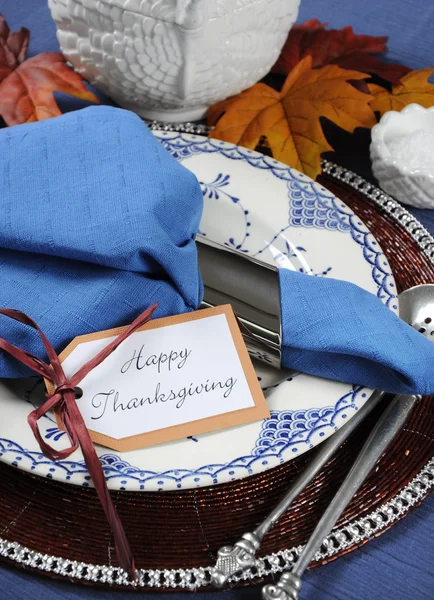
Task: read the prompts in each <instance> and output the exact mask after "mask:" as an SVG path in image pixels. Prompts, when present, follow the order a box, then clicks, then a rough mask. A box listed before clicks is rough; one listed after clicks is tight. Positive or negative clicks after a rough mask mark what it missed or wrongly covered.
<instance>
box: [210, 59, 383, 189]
mask: <svg viewBox="0 0 434 600" xmlns="http://www.w3.org/2000/svg"><path fill="white" fill-rule="evenodd" d="M311 65H312V59H311V57H310V56H307V57H306V58H304V59H303V60H302V61H301V62H299V63H298V65H297V66H296V67H295V69H293V70H292V71H291V73H290V74H289V75H288V77H287V78H286V81H285V83H284V85H283V88H282V90H281V92H278V91H276V90H274V89H272V88H271V87H269V86H268V85H265V84H264V83H257V84H256V85H254V86H253V87H251V88H249V89H248V90H246V91H244V92H242V93H241V94H238V95H237V96H234V97H233V98H231V99H229V100H224V101H223V103H219V104H217V105H216V106H214V107H212V108H211V110H210V112H209V113H208V114H209V121H208V122H209V124H210V125H213V124H214V123H215V120H216V119H217V118H218V116H219V115H221V113H222V112H224V114H223V116H222V117H221V118H220V119H219V120H218V121H217V124H216V127H215V129H214V130H213V132H212V133H211V134H210V137H215V138H219V139H221V140H225V141H227V142H232V143H234V144H239V145H241V146H246V147H247V148H251V149H254V148H255V147H256V146H257V145H258V143H259V140H260V139H261V137H263V136H266V138H267V141H268V144H269V146H270V148H271V151H272V153H273V156H274V158H276V159H278V160H281V161H282V162H284V163H286V164H288V165H290V166H291V167H294V168H296V169H299V170H300V171H303V172H304V173H306V175H309V176H310V177H312V178H313V179H315V178H316V176H317V175H318V174H319V173H320V172H321V164H320V163H321V154H322V153H323V152H326V151H328V150H332V148H331V146H330V145H329V143H328V142H327V140H326V138H325V136H324V133H323V130H322V127H321V123H320V117H327V118H328V119H330V120H331V121H333V122H334V123H336V125H338V126H339V127H341V128H342V129H345V130H346V131H348V132H350V133H352V132H353V131H354V129H355V128H356V127H372V126H373V125H374V124H375V123H376V122H377V121H376V119H375V115H374V113H373V111H372V109H371V108H370V106H369V102H370V100H372V96H370V95H369V94H365V93H363V92H361V91H359V90H357V89H356V88H355V87H354V86H352V85H351V84H350V83H348V81H349V80H361V79H364V78H366V77H367V75H366V74H365V73H359V72H358V71H348V70H344V69H341V68H340V67H338V66H336V65H329V66H326V67H323V68H321V69H315V70H313V69H312V68H311Z"/></svg>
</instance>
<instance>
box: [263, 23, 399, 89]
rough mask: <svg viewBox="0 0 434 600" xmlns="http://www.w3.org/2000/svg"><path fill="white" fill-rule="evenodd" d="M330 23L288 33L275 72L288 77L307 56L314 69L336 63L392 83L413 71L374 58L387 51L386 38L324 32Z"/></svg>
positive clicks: (307, 25)
mask: <svg viewBox="0 0 434 600" xmlns="http://www.w3.org/2000/svg"><path fill="white" fill-rule="evenodd" d="M326 26H327V23H320V22H319V21H318V20H317V19H311V20H310V21H306V23H303V24H302V25H295V26H294V27H293V28H292V29H291V31H290V32H289V34H288V38H287V40H286V42H285V45H284V46H283V49H282V52H281V54H280V57H279V58H278V60H277V62H276V64H275V65H274V67H273V68H272V72H273V73H281V74H284V75H286V74H287V73H289V72H290V71H291V70H292V69H293V68H294V67H295V65H296V64H297V63H299V62H300V60H302V59H303V58H304V57H305V56H307V55H309V56H311V57H312V66H313V67H314V68H317V67H322V66H324V65H329V64H334V65H338V66H340V67H342V68H343V69H350V70H356V71H362V72H364V73H369V74H371V75H378V76H379V77H381V79H384V80H385V81H389V82H390V83H392V84H395V85H396V84H398V83H399V82H400V80H401V78H402V77H403V76H404V75H406V74H407V73H408V72H409V71H410V69H408V68H407V67H404V66H403V65H398V64H389V63H385V62H382V61H380V60H378V58H376V56H375V55H377V54H381V53H382V52H384V51H385V50H386V42H387V39H388V38H387V37H386V36H381V37H379V36H370V35H357V34H355V33H354V31H353V28H352V27H349V26H348V27H344V28H343V29H329V30H327V29H325V28H326Z"/></svg>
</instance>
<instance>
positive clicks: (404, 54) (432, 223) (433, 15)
mask: <svg viewBox="0 0 434 600" xmlns="http://www.w3.org/2000/svg"><path fill="white" fill-rule="evenodd" d="M0 12H2V13H3V14H4V15H5V17H6V18H7V19H8V22H9V24H10V25H11V27H14V28H17V27H20V26H21V25H25V26H27V27H29V28H30V29H31V31H32V39H31V46H30V50H31V53H38V52H41V51H48V50H51V51H53V50H57V49H58V45H57V41H56V37H55V27H54V24H53V22H52V20H51V18H50V15H49V11H48V9H47V6H46V0H0ZM312 17H317V18H318V19H320V20H321V21H328V22H329V23H330V25H331V26H333V27H342V26H344V25H353V27H354V29H355V31H356V32H359V33H365V34H375V35H384V34H387V35H389V36H390V41H389V48H390V52H389V58H390V59H391V60H399V61H401V62H403V63H405V64H407V65H408V66H409V67H412V68H424V67H427V66H434V35H433V22H434V2H432V1H430V0H363V1H362V0H302V2H301V10H300V16H299V21H300V22H302V21H305V20H306V19H309V18H312ZM106 102H107V101H106ZM81 106H83V103H81V102H78V101H76V100H73V101H66V100H65V99H62V107H63V109H68V108H71V107H74V108H75V107H81ZM356 167H357V164H355V165H354V166H353V168H354V169H355V170H357V168H356ZM365 175H366V174H365ZM412 212H413V213H414V214H417V215H418V218H420V219H421V220H422V221H423V222H424V224H425V226H426V227H428V228H429V229H430V231H431V232H432V233H434V211H416V210H413V211H412ZM433 534H434V497H431V498H429V499H427V500H426V501H425V502H424V503H423V504H422V506H421V507H420V508H418V509H416V510H414V511H413V512H412V513H410V514H409V516H407V517H406V518H405V519H404V521H402V522H400V523H398V524H397V525H395V526H394V527H393V528H392V529H391V530H389V531H388V532H386V533H385V534H384V535H383V536H381V537H380V538H379V539H376V540H373V541H371V542H369V544H367V545H366V546H364V547H362V548H360V549H359V550H357V551H355V552H352V553H351V554H349V555H347V556H344V557H342V558H340V559H339V560H337V561H335V562H332V563H330V564H328V565H326V566H324V567H321V568H319V569H315V570H314V571H312V572H310V573H308V574H306V578H305V583H304V585H303V588H302V593H301V598H302V600H392V599H393V600H409V599H411V600H432V598H433V597H434V569H433V564H434V546H433V537H434V536H433ZM0 597H1V599H2V600H18V599H19V600H61V599H62V600H128V599H130V598H133V597H134V598H140V599H141V600H153V599H154V598H156V595H155V594H141V593H137V594H135V595H134V596H132V595H131V594H129V593H122V592H112V591H110V590H99V589H95V588H91V589H89V588H86V587H84V586H74V585H72V584H69V583H65V582H58V581H52V580H49V579H46V578H43V577H37V576H34V575H30V574H27V573H23V572H21V571H19V570H17V569H15V568H12V567H7V566H4V565H3V566H0ZM191 597H192V596H191V594H174V595H170V596H169V597H168V598H169V599H171V598H176V600H188V598H191ZM194 598H196V599H197V600H207V599H208V598H209V599H210V600H253V599H257V600H259V599H260V588H258V587H255V588H250V589H240V590H233V591H229V592H220V593H215V594H212V595H210V594H206V595H205V594H202V593H198V594H195V596H194Z"/></svg>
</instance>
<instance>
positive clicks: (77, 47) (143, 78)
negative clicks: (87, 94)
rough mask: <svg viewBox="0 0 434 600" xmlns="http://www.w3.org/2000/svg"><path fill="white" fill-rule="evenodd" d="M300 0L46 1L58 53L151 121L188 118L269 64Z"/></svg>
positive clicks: (197, 115)
mask: <svg viewBox="0 0 434 600" xmlns="http://www.w3.org/2000/svg"><path fill="white" fill-rule="evenodd" d="M299 2H300V0H48V5H49V7H50V10H51V14H52V16H53V19H54V20H55V22H56V24H57V37H58V40H59V42H60V46H61V49H62V52H63V54H64V55H65V56H66V58H67V59H68V61H69V62H70V63H72V64H73V66H74V67H75V68H76V70H77V71H78V72H79V73H80V74H81V75H82V76H83V77H84V78H85V79H87V80H88V81H89V82H90V83H91V84H92V85H95V86H96V87H98V88H99V89H100V90H101V91H103V92H104V93H105V94H107V95H108V96H109V97H111V98H113V99H114V100H115V101H116V102H117V103H118V104H119V105H120V106H123V107H125V108H128V109H130V110H133V111H135V112H137V113H139V114H140V115H142V116H144V117H147V118H149V119H161V120H166V121H187V120H194V119H199V118H201V117H203V116H204V115H205V113H206V110H207V108H208V107H209V106H210V105H211V104H214V103H215V102H218V101H219V100H222V99H224V98H227V97H228V96H232V95H233V94H236V93H238V92H240V91H241V90H243V89H246V88H248V87H250V86H251V85H253V84H254V83H255V82H256V81H258V80H259V79H261V78H262V77H263V76H264V75H265V74H266V73H267V72H268V71H269V70H270V68H271V67H272V66H273V64H274V62H275V61H276V59H277V58H278V56H279V53H280V50H281V48H282V46H283V44H284V42H285V40H286V37H287V34H288V31H289V30H290V28H291V26H292V25H293V23H294V21H295V19H296V17H297V13H298V6H299Z"/></svg>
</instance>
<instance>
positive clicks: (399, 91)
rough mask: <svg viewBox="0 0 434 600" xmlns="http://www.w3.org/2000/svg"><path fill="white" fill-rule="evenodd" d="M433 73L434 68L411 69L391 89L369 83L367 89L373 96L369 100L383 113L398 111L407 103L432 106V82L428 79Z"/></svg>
mask: <svg viewBox="0 0 434 600" xmlns="http://www.w3.org/2000/svg"><path fill="white" fill-rule="evenodd" d="M433 73H434V68H430V69H422V70H420V71H412V72H411V73H408V75H405V77H403V78H402V81H401V83H400V85H395V86H393V88H392V91H391V92H389V91H388V90H386V89H384V88H383V87H380V86H379V85H374V84H369V86H368V87H369V91H370V93H371V94H372V95H373V96H374V99H373V100H372V101H371V107H372V109H373V110H375V111H377V112H379V113H380V114H382V115H383V114H384V113H385V112H387V111H388V110H396V111H398V112H399V111H400V110H402V109H403V108H404V106H407V104H412V103H413V102H415V103H416V104H420V105H421V106H424V107H425V108H430V107H431V106H434V84H431V83H428V79H429V78H430V76H431V75H432V74H433Z"/></svg>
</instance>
